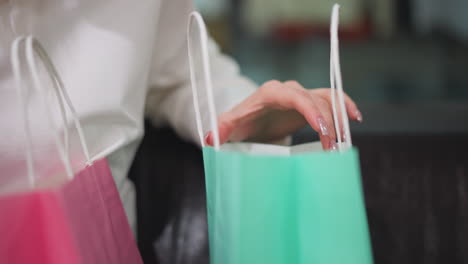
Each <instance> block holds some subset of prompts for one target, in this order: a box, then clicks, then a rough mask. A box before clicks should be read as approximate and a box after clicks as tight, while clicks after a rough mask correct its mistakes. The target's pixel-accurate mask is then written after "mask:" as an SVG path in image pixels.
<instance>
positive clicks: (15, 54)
mask: <svg viewBox="0 0 468 264" xmlns="http://www.w3.org/2000/svg"><path fill="white" fill-rule="evenodd" d="M23 42H24V43H25V50H26V52H25V53H26V62H27V66H28V69H29V71H30V74H31V75H32V81H33V86H34V88H35V89H36V90H37V92H38V93H39V94H42V95H43V96H42V97H43V98H42V99H43V101H44V106H45V107H46V108H47V111H48V116H47V118H48V119H49V122H50V123H51V124H52V123H53V122H52V120H51V119H52V110H51V109H50V104H48V103H47V96H46V93H45V92H46V91H45V90H44V88H43V86H42V83H41V81H40V78H39V71H38V67H37V64H36V58H35V57H36V56H34V55H35V54H36V55H37V57H39V58H40V60H41V62H42V64H43V65H44V67H45V69H46V70H47V72H48V74H49V77H50V78H51V79H52V82H53V87H54V91H55V94H56V96H57V99H58V103H59V108H60V115H61V118H62V121H63V127H64V138H63V141H62V142H61V140H60V135H59V131H58V129H55V133H54V140H55V145H56V147H57V151H58V153H59V156H60V158H61V160H62V162H63V165H64V167H65V170H66V173H67V176H68V177H69V178H70V179H72V178H73V171H72V166H71V161H70V157H69V156H70V155H69V140H68V138H69V136H68V128H67V127H68V125H67V117H66V110H65V107H64V102H65V105H66V106H67V107H68V110H69V111H70V112H71V116H72V119H73V121H74V124H75V127H76V129H77V132H78V137H79V140H80V144H81V147H82V150H83V153H84V156H85V158H86V164H87V165H91V164H92V162H91V159H90V155H89V150H88V146H87V144H86V140H85V137H84V133H83V129H82V126H81V123H80V121H79V119H78V115H77V113H76V110H75V108H74V107H73V105H72V103H71V100H70V97H69V95H68V93H67V91H66V89H65V88H64V84H63V81H62V79H61V78H60V76H59V74H58V72H57V70H56V68H55V67H54V65H53V63H52V61H51V59H50V57H49V56H48V55H47V52H46V51H45V49H44V48H43V47H42V45H41V44H40V43H39V41H38V40H37V39H35V38H34V37H33V36H27V37H26V36H19V37H17V38H16V39H15V40H14V41H13V44H12V46H11V64H12V68H13V76H14V79H15V85H16V87H17V92H18V97H19V101H20V106H21V114H22V117H23V127H24V131H25V134H26V137H27V139H26V143H25V148H26V163H27V171H28V181H29V183H30V186H31V187H34V186H35V179H36V177H35V175H34V163H33V155H32V148H33V144H32V137H31V128H30V126H29V122H28V120H29V115H28V109H27V103H26V93H25V87H24V81H23V78H22V72H21V67H20V58H19V45H20V44H22V43H23Z"/></svg>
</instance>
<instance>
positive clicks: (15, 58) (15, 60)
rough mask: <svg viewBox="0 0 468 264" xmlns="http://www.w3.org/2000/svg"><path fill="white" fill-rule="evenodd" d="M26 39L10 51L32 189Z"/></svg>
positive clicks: (32, 171)
mask: <svg viewBox="0 0 468 264" xmlns="http://www.w3.org/2000/svg"><path fill="white" fill-rule="evenodd" d="M24 38H25V37H23V36H21V37H18V38H16V39H15V40H14V41H13V43H12V45H11V49H10V53H11V56H10V59H11V65H12V69H13V77H14V79H15V86H16V91H17V94H18V100H19V105H20V108H21V116H22V119H23V130H24V133H25V134H26V141H25V146H24V147H25V158H26V167H27V172H28V183H29V186H30V187H34V186H35V179H36V177H35V175H34V163H33V155H32V148H33V146H32V137H31V129H30V127H29V122H28V121H29V115H28V110H27V108H26V107H25V106H26V94H25V91H24V87H23V82H22V79H23V78H22V73H21V69H20V64H19V61H20V60H19V51H18V49H19V44H20V42H21V41H23V40H24Z"/></svg>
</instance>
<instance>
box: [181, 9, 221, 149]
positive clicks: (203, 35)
mask: <svg viewBox="0 0 468 264" xmlns="http://www.w3.org/2000/svg"><path fill="white" fill-rule="evenodd" d="M193 25H195V26H196V27H198V32H199V37H200V43H199V44H200V48H201V58H202V68H203V77H204V79H205V86H206V87H205V88H206V94H207V97H208V98H207V99H208V111H209V118H210V126H211V131H212V132H213V139H214V148H215V149H216V150H219V142H220V140H219V131H218V120H217V119H216V108H215V104H214V99H213V82H212V79H211V68H210V60H209V57H208V37H207V36H208V33H207V30H206V26H205V22H204V21H203V18H202V17H201V15H200V13H198V12H196V11H194V12H192V13H190V17H189V22H188V28H187V44H188V57H189V64H190V80H191V82H192V95H193V105H194V107H195V118H196V122H197V129H198V135H199V137H200V142H201V145H202V147H204V146H205V140H204V138H203V127H202V126H203V125H202V119H201V113H200V105H199V101H198V88H197V78H196V76H195V66H194V63H195V62H194V57H193V51H192V40H191V36H192V34H191V33H192V26H193Z"/></svg>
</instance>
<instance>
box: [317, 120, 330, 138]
mask: <svg viewBox="0 0 468 264" xmlns="http://www.w3.org/2000/svg"><path fill="white" fill-rule="evenodd" d="M317 122H318V124H319V127H320V132H321V133H322V136H328V135H329V133H328V127H327V123H325V120H323V118H322V117H321V116H319V117H318V118H317Z"/></svg>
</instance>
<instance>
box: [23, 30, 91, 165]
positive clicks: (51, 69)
mask: <svg viewBox="0 0 468 264" xmlns="http://www.w3.org/2000/svg"><path fill="white" fill-rule="evenodd" d="M34 52H35V53H36V54H37V55H38V57H39V58H40V60H41V62H42V64H43V65H44V67H45V68H46V69H47V72H48V73H49V75H50V77H51V78H52V81H53V84H54V89H55V91H56V93H57V96H58V97H60V98H61V100H60V99H59V100H58V101H59V104H60V106H61V110H62V115H63V116H64V118H65V119H64V121H65V122H66V113H65V110H64V109H63V102H65V104H66V106H68V110H69V111H70V113H71V117H72V119H73V123H74V124H75V128H76V130H77V132H78V138H79V141H80V145H81V148H82V151H83V154H84V156H85V159H86V164H87V165H91V164H92V161H91V158H90V155H89V149H88V145H87V144H86V138H85V136H84V132H83V127H82V126H81V122H80V120H79V118H78V113H77V112H76V110H75V107H74V106H73V103H72V101H71V99H70V96H69V95H68V92H67V89H65V85H64V82H63V80H62V78H60V74H59V73H58V72H57V69H56V68H55V66H54V64H53V63H52V60H51V59H50V57H49V55H48V54H47V52H46V51H45V49H44V47H43V46H42V45H41V44H40V43H39V41H38V40H37V39H36V38H34V37H33V36H29V37H28V40H27V55H28V56H27V60H28V63H29V66H30V69H31V74H32V76H33V80H34V82H35V86H36V87H37V88H38V89H42V84H41V82H40V80H39V71H38V69H37V63H36V60H35V56H34ZM42 92H43V93H42V94H44V95H45V90H43V91H42ZM64 125H65V126H64V130H65V131H68V129H67V123H65V124H64ZM67 141H68V140H67ZM67 145H68V142H66V146H67ZM67 151H68V148H67Z"/></svg>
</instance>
